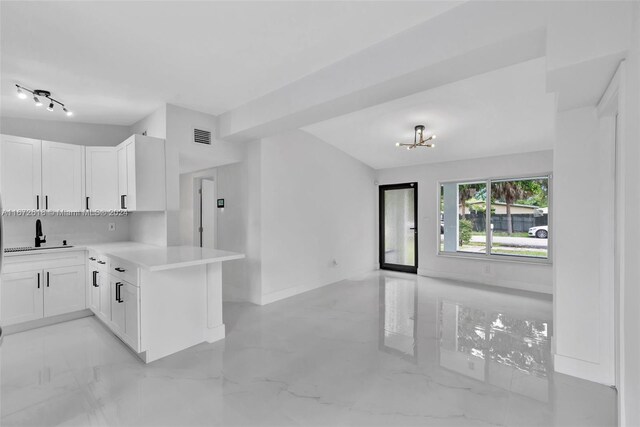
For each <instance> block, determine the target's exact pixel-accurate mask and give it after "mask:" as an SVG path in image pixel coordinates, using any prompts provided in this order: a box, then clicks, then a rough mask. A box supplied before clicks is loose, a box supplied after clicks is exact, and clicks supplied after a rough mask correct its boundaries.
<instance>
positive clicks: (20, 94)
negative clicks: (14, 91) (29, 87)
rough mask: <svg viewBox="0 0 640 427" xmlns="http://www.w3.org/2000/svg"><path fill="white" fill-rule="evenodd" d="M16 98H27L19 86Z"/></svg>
mask: <svg viewBox="0 0 640 427" xmlns="http://www.w3.org/2000/svg"><path fill="white" fill-rule="evenodd" d="M18 98H20V99H27V94H26V93H24V91H23V90H22V88H21V87H20V86H18Z"/></svg>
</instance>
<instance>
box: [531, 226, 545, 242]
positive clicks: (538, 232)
mask: <svg viewBox="0 0 640 427" xmlns="http://www.w3.org/2000/svg"><path fill="white" fill-rule="evenodd" d="M529 236H531V237H537V238H538V239H546V238H548V237H549V226H548V225H541V226H540V227H531V228H530V229H529Z"/></svg>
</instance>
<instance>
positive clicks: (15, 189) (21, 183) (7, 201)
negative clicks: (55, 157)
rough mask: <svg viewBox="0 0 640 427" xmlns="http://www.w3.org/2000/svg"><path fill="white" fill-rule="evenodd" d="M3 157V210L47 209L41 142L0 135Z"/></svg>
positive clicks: (0, 187) (0, 173)
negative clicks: (44, 202)
mask: <svg viewBox="0 0 640 427" xmlns="http://www.w3.org/2000/svg"><path fill="white" fill-rule="evenodd" d="M0 158H1V159H0V193H2V202H3V207H4V209H40V208H44V204H43V200H42V198H41V183H42V179H41V158H42V144H41V142H40V141H39V140H35V139H29V138H21V137H18V136H9V135H0Z"/></svg>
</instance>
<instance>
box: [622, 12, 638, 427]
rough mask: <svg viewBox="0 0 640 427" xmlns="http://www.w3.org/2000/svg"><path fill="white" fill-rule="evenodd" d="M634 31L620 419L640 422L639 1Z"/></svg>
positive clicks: (625, 141) (628, 91)
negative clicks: (623, 364)
mask: <svg viewBox="0 0 640 427" xmlns="http://www.w3.org/2000/svg"><path fill="white" fill-rule="evenodd" d="M633 21H634V32H633V36H632V41H631V49H630V51H629V54H628V55H627V61H626V63H627V64H626V67H627V68H626V81H625V104H624V109H625V122H624V123H623V124H622V129H621V131H622V142H621V147H620V148H621V150H622V156H623V159H624V162H623V164H622V165H621V167H622V173H623V179H624V181H625V188H624V195H623V197H624V200H625V209H624V227H625V229H624V234H625V236H628V238H627V239H625V241H624V257H625V261H624V272H623V275H624V283H625V285H624V290H623V296H622V304H623V307H622V310H623V319H622V320H623V341H624V345H623V353H624V354H623V356H624V360H625V370H624V371H623V372H622V377H623V378H622V379H623V382H624V390H623V394H622V396H623V398H624V400H623V401H622V402H621V404H622V408H621V409H622V414H621V415H622V419H621V421H622V423H623V425H627V426H640V405H638V402H640V309H639V307H640V239H639V236H640V221H638V212H640V167H639V165H640V147H639V145H640V144H639V143H638V142H639V141H640V121H639V120H638V118H639V117H640V4H639V3H637V2H636V3H635V5H634V14H633Z"/></svg>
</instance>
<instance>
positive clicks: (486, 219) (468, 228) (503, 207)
mask: <svg viewBox="0 0 640 427" xmlns="http://www.w3.org/2000/svg"><path fill="white" fill-rule="evenodd" d="M549 235H550V229H549V177H548V176H541V177H532V178H512V179H493V180H479V181H460V182H448V183H443V184H441V186H440V246H439V248H440V250H439V252H440V253H443V254H453V253H455V254H465V255H472V256H473V255H476V256H491V257H494V258H495V257H501V258H506V257H511V258H523V257H524V258H538V259H548V258H549V250H548V242H549Z"/></svg>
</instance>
